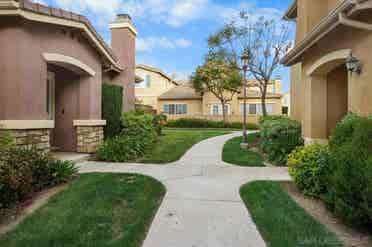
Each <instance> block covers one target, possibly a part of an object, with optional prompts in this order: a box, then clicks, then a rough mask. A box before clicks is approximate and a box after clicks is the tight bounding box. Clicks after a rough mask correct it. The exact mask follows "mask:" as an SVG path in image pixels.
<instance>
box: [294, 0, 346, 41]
mask: <svg viewBox="0 0 372 247" xmlns="http://www.w3.org/2000/svg"><path fill="white" fill-rule="evenodd" d="M341 2H343V0H311V1H309V0H298V1H297V13H298V18H297V28H298V31H297V35H296V40H297V41H300V40H302V39H303V38H304V37H305V35H306V34H307V33H309V32H310V31H311V30H312V29H313V28H314V27H315V26H316V25H317V24H318V23H319V22H320V20H321V19H322V18H324V17H326V16H327V15H328V14H329V13H330V12H331V11H332V10H333V9H334V8H336V7H337V5H339V4H340V3H341Z"/></svg>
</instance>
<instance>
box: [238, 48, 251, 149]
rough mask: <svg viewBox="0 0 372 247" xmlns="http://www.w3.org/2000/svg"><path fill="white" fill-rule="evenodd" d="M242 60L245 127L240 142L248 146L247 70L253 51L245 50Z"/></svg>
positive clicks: (243, 145)
mask: <svg viewBox="0 0 372 247" xmlns="http://www.w3.org/2000/svg"><path fill="white" fill-rule="evenodd" d="M240 59H241V62H242V65H243V67H242V69H243V90H244V107H243V108H244V109H243V115H244V125H243V126H244V127H243V142H242V143H241V144H240V146H241V147H242V148H247V147H248V136H247V86H248V85H247V71H248V64H249V61H250V60H251V53H250V51H249V50H245V51H244V52H243V54H242V56H241V57H240Z"/></svg>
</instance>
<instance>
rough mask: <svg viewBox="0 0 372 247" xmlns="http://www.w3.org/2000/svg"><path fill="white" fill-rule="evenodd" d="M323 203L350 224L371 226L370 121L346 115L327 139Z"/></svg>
mask: <svg viewBox="0 0 372 247" xmlns="http://www.w3.org/2000/svg"><path fill="white" fill-rule="evenodd" d="M330 152H331V158H330V169H331V171H332V173H331V174H330V178H329V183H328V191H329V193H328V195H327V197H326V202H327V203H328V205H329V206H330V208H331V210H333V212H334V213H335V214H336V215H338V216H339V217H341V218H342V219H343V220H344V221H345V222H347V223H348V224H352V225H358V226H359V225H369V226H371V225H372V120H371V119H367V118H361V117H358V116H356V115H349V116H347V117H346V118H345V119H344V120H343V121H342V122H341V123H339V124H338V125H337V127H336V129H335V130H334V131H333V134H332V137H331V139H330Z"/></svg>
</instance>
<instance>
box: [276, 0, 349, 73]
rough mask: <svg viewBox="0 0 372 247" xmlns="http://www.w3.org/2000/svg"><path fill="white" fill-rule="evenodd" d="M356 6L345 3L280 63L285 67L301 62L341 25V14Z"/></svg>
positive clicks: (347, 0) (324, 19)
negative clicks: (320, 41) (303, 56)
mask: <svg viewBox="0 0 372 247" xmlns="http://www.w3.org/2000/svg"><path fill="white" fill-rule="evenodd" d="M353 5H354V2H351V1H349V0H345V1H343V2H342V3H341V4H340V5H339V6H338V7H337V8H336V9H334V10H333V11H332V12H331V13H330V14H329V15H328V16H326V17H325V18H323V19H322V21H321V22H320V23H319V24H318V25H317V26H315V27H314V29H313V30H312V31H311V32H310V33H308V34H307V35H306V36H305V38H304V39H303V40H302V41H301V42H299V43H298V44H297V45H296V46H295V47H294V48H293V49H292V50H291V51H289V52H288V53H287V54H286V55H285V56H284V57H283V58H282V59H281V61H280V63H282V64H283V65H285V66H292V65H294V64H296V63H298V62H299V59H300V57H301V56H302V55H303V54H304V52H306V51H307V50H308V49H309V48H310V47H312V46H313V45H314V44H316V42H318V41H319V40H320V39H322V38H323V37H324V36H325V35H327V34H328V33H329V32H331V31H332V30H334V29H335V28H336V27H337V26H338V25H339V24H340V20H339V14H340V13H343V12H344V11H346V10H349V9H350V8H351V7H352V6H353Z"/></svg>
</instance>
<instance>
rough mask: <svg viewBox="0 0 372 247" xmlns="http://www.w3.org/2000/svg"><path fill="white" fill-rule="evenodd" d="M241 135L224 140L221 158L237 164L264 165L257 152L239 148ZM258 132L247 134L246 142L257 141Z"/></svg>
mask: <svg viewBox="0 0 372 247" xmlns="http://www.w3.org/2000/svg"><path fill="white" fill-rule="evenodd" d="M242 140H243V137H236V138H233V139H231V140H229V141H228V142H226V144H225V146H224V147H223V152H222V160H223V161H225V162H227V163H230V164H234V165H239V166H265V165H264V160H263V158H262V156H261V155H260V154H259V153H256V152H253V151H250V150H244V149H242V148H240V143H242ZM258 140H259V134H257V133H253V134H249V135H248V142H257V141H258Z"/></svg>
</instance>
